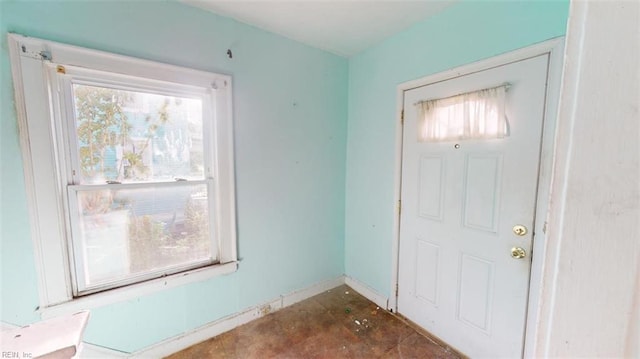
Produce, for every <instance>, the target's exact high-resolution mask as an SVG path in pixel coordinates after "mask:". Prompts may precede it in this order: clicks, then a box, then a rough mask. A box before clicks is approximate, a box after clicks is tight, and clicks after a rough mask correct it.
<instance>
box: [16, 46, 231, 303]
mask: <svg viewBox="0 0 640 359" xmlns="http://www.w3.org/2000/svg"><path fill="white" fill-rule="evenodd" d="M10 45H11V55H12V67H13V73H14V82H15V87H16V100H17V104H18V112H19V122H20V124H21V137H22V138H21V140H22V146H23V152H24V153H25V155H24V162H25V174H26V178H27V180H28V184H27V187H28V188H27V191H28V193H29V194H30V196H29V197H30V204H31V206H30V210H31V212H32V213H31V214H32V233H33V237H34V244H35V247H36V262H37V263H38V264H39V272H40V289H41V291H40V292H41V293H40V294H41V298H40V301H41V305H42V307H43V308H47V307H51V306H54V305H56V304H60V303H68V302H73V301H77V300H79V299H80V298H84V299H86V298H89V297H95V295H94V296H92V294H96V293H99V292H101V293H104V292H109V291H114V290H116V291H120V292H122V291H127V290H130V288H138V289H139V288H145V287H150V286H152V285H153V283H154V280H155V281H156V282H157V281H158V279H159V278H161V279H162V281H163V282H165V283H166V282H167V281H168V280H169V281H171V280H174V279H175V281H176V282H177V283H178V282H185V281H189V280H196V279H198V278H206V277H208V276H211V275H216V274H219V273H226V272H230V271H233V270H235V268H236V250H235V246H236V244H235V243H236V240H235V233H236V232H235V196H234V186H233V184H234V177H233V145H232V144H233V142H232V123H231V78H230V77H229V76H226V75H221V74H214V73H207V72H202V71H196V70H191V69H185V68H180V67H176V66H170V65H165V64H159V63H153V62H149V61H143V60H138V59H133V58H129V57H124V56H117V55H113V54H107V53H102V52H98V51H93V50H88V49H82V48H78V47H72V46H68V45H63V44H58V43H53V42H48V41H44V40H38V39H33V38H25V37H21V36H19V35H10ZM45 234H46V235H45ZM187 277H189V278H190V279H188V280H187V279H185V278H187ZM178 284H179V283H178ZM139 290H140V289H139ZM132 293H133V292H132ZM97 295H99V294H97Z"/></svg>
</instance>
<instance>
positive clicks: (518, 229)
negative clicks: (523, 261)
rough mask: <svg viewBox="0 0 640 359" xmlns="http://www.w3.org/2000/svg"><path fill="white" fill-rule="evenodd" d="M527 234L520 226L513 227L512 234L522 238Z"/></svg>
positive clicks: (525, 229) (523, 227)
mask: <svg viewBox="0 0 640 359" xmlns="http://www.w3.org/2000/svg"><path fill="white" fill-rule="evenodd" d="M527 232H528V231H527V227H525V226H523V225H521V224H516V225H515V226H513V233H515V235H516V236H524V235H525V234H527Z"/></svg>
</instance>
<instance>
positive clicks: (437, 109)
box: [416, 85, 509, 142]
mask: <svg viewBox="0 0 640 359" xmlns="http://www.w3.org/2000/svg"><path fill="white" fill-rule="evenodd" d="M508 86H509V85H502V86H498V87H493V88H488V89H483V90H479V91H474V92H468V93H464V94H460V95H456V96H451V97H447V98H441V99H433V100H425V101H420V102H418V103H416V107H417V109H418V141H420V142H432V141H448V140H460V139H482V138H503V137H505V136H507V134H508V124H507V119H506V114H505V97H506V96H505V95H506V91H507V88H508Z"/></svg>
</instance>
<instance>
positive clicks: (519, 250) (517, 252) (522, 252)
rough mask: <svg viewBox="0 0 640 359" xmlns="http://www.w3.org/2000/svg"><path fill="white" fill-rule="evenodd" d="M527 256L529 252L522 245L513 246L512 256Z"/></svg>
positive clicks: (520, 257)
mask: <svg viewBox="0 0 640 359" xmlns="http://www.w3.org/2000/svg"><path fill="white" fill-rule="evenodd" d="M526 256H527V252H525V250H524V249H522V248H520V247H513V248H511V258H514V259H522V258H524V257H526Z"/></svg>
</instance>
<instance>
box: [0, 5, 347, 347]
mask: <svg viewBox="0 0 640 359" xmlns="http://www.w3.org/2000/svg"><path fill="white" fill-rule="evenodd" d="M0 14H1V15H0V16H1V18H0V45H1V50H0V61H1V62H0V78H1V80H2V81H1V83H0V86H1V87H0V90H1V91H0V105H1V106H0V126H1V127H0V129H1V132H0V151H1V154H0V155H1V157H2V171H1V175H0V178H1V183H0V189H1V192H0V193H1V196H2V204H1V211H2V212H1V217H0V220H1V229H0V246H1V247H0V248H1V249H0V250H1V258H0V260H1V266H2V267H1V277H0V278H1V283H0V290H1V302H2V303H1V320H2V321H5V322H8V323H13V324H17V325H24V324H27V323H30V322H33V321H35V320H38V319H39V317H38V315H37V313H35V309H36V307H37V306H38V296H37V282H36V271H35V264H34V259H33V253H32V251H33V245H32V242H31V238H30V233H29V219H28V211H27V205H26V194H25V184H24V176H23V167H22V162H21V152H20V147H19V137H18V130H17V121H16V115H15V111H14V107H13V91H12V83H11V79H10V67H9V63H8V52H7V39H6V34H7V32H8V31H10V32H17V33H20V34H24V35H28V36H34V37H40V38H43V39H49V40H54V41H59V42H64V43H69V44H73V45H79V46H84V47H89V48H95V49H99V50H106V51H111V52H115V53H119V54H125V55H130V56H135V57H140V58H145V59H151V60H156V61H161V62H167V63H171V64H176V65H180V66H187V67H192V68H196V69H201V70H206V71H218V72H223V73H228V74H231V75H232V76H233V81H234V112H235V113H234V120H235V147H236V182H237V215H238V234H239V238H238V241H239V255H240V257H241V259H242V261H241V263H240V269H239V271H238V272H236V273H234V274H231V275H228V276H223V277H218V278H214V279H211V280H208V281H204V282H200V283H194V284H189V285H184V286H181V287H178V288H174V289H171V290H167V291H163V292H159V293H156V294H152V295H148V296H144V297H141V298H138V299H135V300H130V301H126V302H121V303H117V304H113V305H109V306H106V307H103V308H99V309H96V310H94V311H92V317H91V320H90V323H89V326H88V328H87V332H86V335H85V339H86V341H87V342H89V343H94V344H98V345H102V346H106V347H110V348H114V349H118V350H121V351H126V352H131V351H135V350H138V349H141V348H143V347H146V346H148V345H151V344H153V343H156V342H158V341H160V340H163V339H165V338H168V337H172V336H175V335H178V334H180V333H183V332H185V331H187V330H190V329H193V328H195V327H198V326H200V325H203V324H206V323H209V322H211V321H214V320H216V319H218V318H220V317H223V316H226V315H229V314H232V313H235V312H238V311H239V310H242V309H244V308H247V307H250V306H254V305H258V304H262V303H264V302H266V301H267V300H270V299H274V298H277V297H278V295H280V294H284V293H288V292H291V291H293V290H296V289H300V288H304V287H307V286H309V285H312V284H314V283H317V282H320V281H322V280H327V279H331V278H335V277H337V276H339V275H341V274H343V273H344V196H345V195H344V182H345V159H346V154H345V151H346V123H347V89H348V73H347V72H348V63H347V60H346V59H344V58H341V57H338V56H334V55H332V54H329V53H327V52H324V51H321V50H317V49H314V48H311V47H308V46H305V45H302V44H299V43H297V42H294V41H291V40H288V39H285V38H282V37H279V36H276V35H273V34H270V33H267V32H264V31H261V30H258V29H256V28H253V27H250V26H247V25H244V24H241V23H238V22H236V21H233V20H230V19H227V18H223V17H219V16H216V15H213V14H210V13H207V12H204V11H202V10H199V9H195V8H191V7H188V6H185V5H182V4H179V3H173V2H158V1H153V2H144V1H139V2H135V1H118V2H107V1H104V2H103V1H93V2H77V1H73V2H71V1H59V2H58V1H56V2H10V1H0ZM227 48H231V49H232V50H233V55H234V56H233V59H228V58H227V57H226V51H227Z"/></svg>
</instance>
